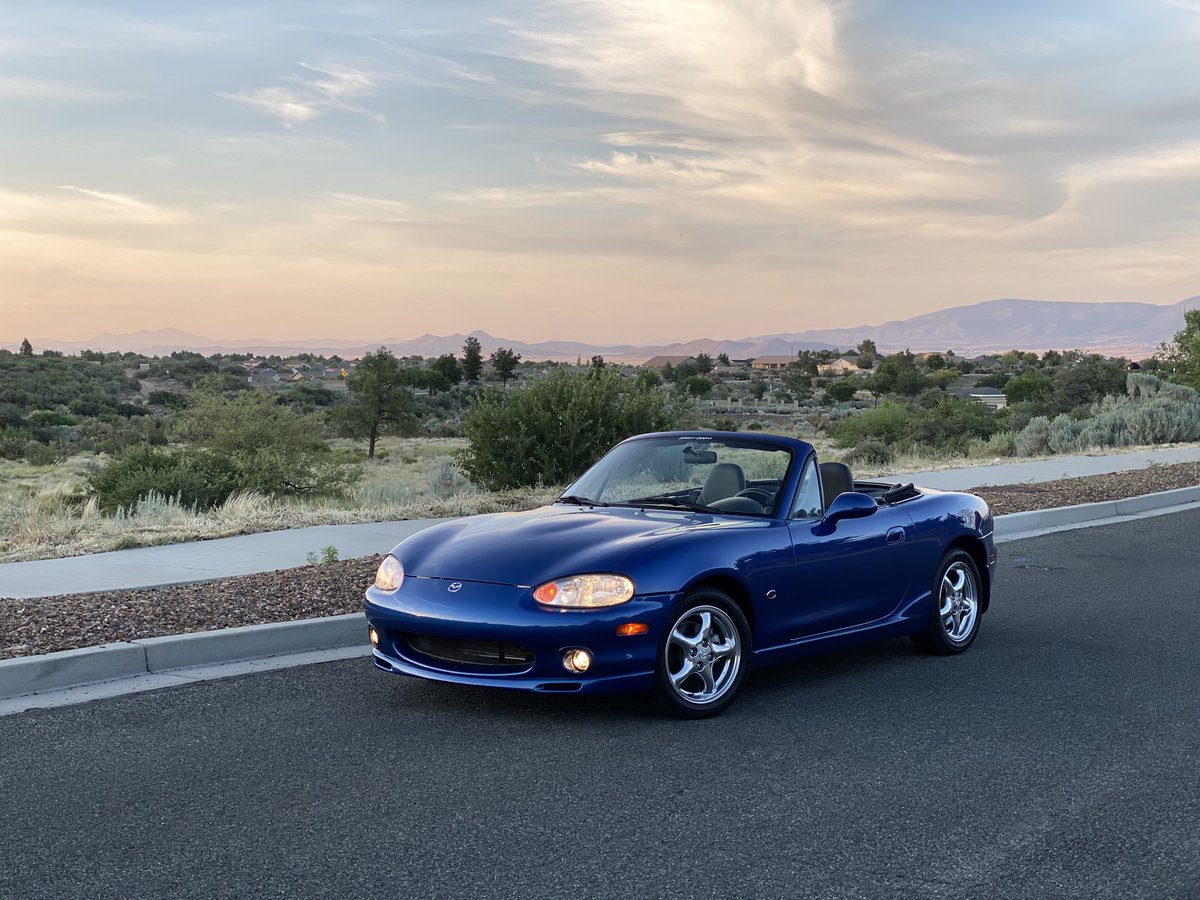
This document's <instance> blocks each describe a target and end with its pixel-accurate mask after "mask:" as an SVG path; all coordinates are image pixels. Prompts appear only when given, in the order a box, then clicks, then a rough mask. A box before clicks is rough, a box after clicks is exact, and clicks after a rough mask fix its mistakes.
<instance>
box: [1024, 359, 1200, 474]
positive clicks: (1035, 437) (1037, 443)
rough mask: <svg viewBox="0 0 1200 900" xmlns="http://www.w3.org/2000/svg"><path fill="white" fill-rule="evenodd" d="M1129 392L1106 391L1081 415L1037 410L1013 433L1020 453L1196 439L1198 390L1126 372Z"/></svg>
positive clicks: (1199, 418) (1198, 429) (1199, 435)
mask: <svg viewBox="0 0 1200 900" xmlns="http://www.w3.org/2000/svg"><path fill="white" fill-rule="evenodd" d="M1126 390H1127V392H1128V397H1107V398H1105V399H1104V400H1103V401H1101V402H1099V403H1096V404H1094V405H1093V406H1092V407H1091V408H1090V409H1089V410H1088V412H1089V413H1090V414H1089V415H1086V416H1084V417H1082V418H1072V417H1071V416H1068V415H1065V414H1062V415H1059V416H1058V417H1057V418H1055V419H1054V420H1053V421H1050V420H1049V419H1047V418H1046V417H1044V416H1038V417H1035V418H1033V419H1031V420H1030V421H1029V424H1028V425H1026V426H1025V428H1024V429H1023V430H1022V431H1021V432H1020V433H1019V434H1018V435H1017V437H1016V444H1015V446H1016V451H1017V453H1018V454H1019V455H1021V456H1030V455H1033V454H1035V453H1078V452H1081V451H1083V450H1088V449H1091V448H1097V447H1099V448H1104V447H1129V446H1134V445H1138V444H1164V443H1176V442H1182V441H1196V440H1200V394H1197V393H1196V392H1195V391H1193V390H1191V389H1190V388H1187V387H1183V386H1181V385H1174V384H1168V383H1166V382H1162V381H1159V379H1157V378H1154V377H1153V376H1151V375H1144V374H1141V373H1136V372H1135V373H1131V374H1130V375H1129V378H1128V380H1127V382H1126Z"/></svg>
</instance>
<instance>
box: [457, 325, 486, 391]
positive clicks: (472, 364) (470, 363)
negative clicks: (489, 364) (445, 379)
mask: <svg viewBox="0 0 1200 900" xmlns="http://www.w3.org/2000/svg"><path fill="white" fill-rule="evenodd" d="M482 374H483V348H482V347H480V346H479V338H477V337H475V336H474V335H471V336H470V337H468V338H467V340H466V342H465V343H464V344H463V364H462V377H463V380H464V381H478V380H479V376H480V375H482Z"/></svg>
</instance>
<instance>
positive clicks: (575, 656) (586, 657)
mask: <svg viewBox="0 0 1200 900" xmlns="http://www.w3.org/2000/svg"><path fill="white" fill-rule="evenodd" d="M591 664H592V654H590V653H588V652H587V651H586V650H568V651H567V652H566V653H564V654H563V668H564V669H566V670H567V671H568V672H586V671H587V670H588V667H589V666H591Z"/></svg>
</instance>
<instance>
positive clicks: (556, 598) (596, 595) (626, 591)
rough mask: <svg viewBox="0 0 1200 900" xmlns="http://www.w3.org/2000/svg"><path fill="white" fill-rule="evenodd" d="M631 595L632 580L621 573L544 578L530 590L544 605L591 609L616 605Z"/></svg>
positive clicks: (534, 597) (535, 598)
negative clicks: (541, 582)
mask: <svg viewBox="0 0 1200 900" xmlns="http://www.w3.org/2000/svg"><path fill="white" fill-rule="evenodd" d="M631 597H633V582H632V581H630V580H629V579H628V578H626V577H625V576H624V575H576V576H574V577H573V578H560V579H558V580H557V581H547V582H546V583H545V584H543V585H541V586H540V587H538V588H537V589H536V590H535V591H534V592H533V599H534V600H536V601H537V602H538V603H544V604H545V605H546V606H562V607H567V608H574V609H594V608H596V607H599V606H616V605H617V604H619V603H624V602H626V601H627V600H629V599H630V598H631Z"/></svg>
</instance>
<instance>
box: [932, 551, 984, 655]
mask: <svg viewBox="0 0 1200 900" xmlns="http://www.w3.org/2000/svg"><path fill="white" fill-rule="evenodd" d="M938 614H939V615H940V616H941V619H942V628H944V629H945V631H946V637H947V638H948V639H949V640H950V642H951V643H954V644H961V643H962V642H963V641H966V640H967V639H969V638H970V637H971V632H972V630H973V629H974V627H975V619H976V617H977V616H978V615H979V587H978V585H977V584H976V582H975V573H974V572H972V571H971V570H970V569H969V568H968V567H967V566H966V565H965V564H963V563H962V562H955V563H953V564H951V565H950V567H949V568H948V569H946V574H945V575H943V576H942V590H941V598H940V601H939V605H938Z"/></svg>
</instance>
